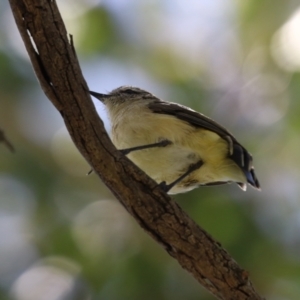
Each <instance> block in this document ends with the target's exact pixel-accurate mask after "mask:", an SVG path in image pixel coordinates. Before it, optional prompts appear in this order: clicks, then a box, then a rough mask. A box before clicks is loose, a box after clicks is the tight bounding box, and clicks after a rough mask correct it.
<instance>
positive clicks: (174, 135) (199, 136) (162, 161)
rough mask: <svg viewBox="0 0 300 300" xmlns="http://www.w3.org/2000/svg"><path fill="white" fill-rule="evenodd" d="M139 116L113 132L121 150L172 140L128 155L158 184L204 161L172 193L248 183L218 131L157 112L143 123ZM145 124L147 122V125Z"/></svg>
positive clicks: (173, 179)
mask: <svg viewBox="0 0 300 300" xmlns="http://www.w3.org/2000/svg"><path fill="white" fill-rule="evenodd" d="M144 117H145V116H144ZM157 117H159V119H158V118H157ZM140 118H141V119H140V120H139V117H138V118H137V120H136V122H135V123H133V122H132V121H131V122H123V124H119V126H118V128H115V130H114V129H113V131H112V140H113V143H114V144H115V146H116V147H117V148H118V149H126V148H132V147H136V146H144V145H148V144H153V143H157V142H159V141H161V140H163V139H167V140H169V141H170V142H171V144H170V145H167V146H165V147H155V148H150V149H144V150H137V151H133V152H131V153H130V154H128V158H129V159H130V160H132V161H133V162H134V163H135V164H136V165H137V166H138V167H139V168H141V169H142V170H143V171H144V172H145V173H147V174H148V175H149V176H150V177H151V178H153V179H154V180H155V181H156V182H157V183H160V182H162V181H165V182H166V183H167V184H170V183H172V182H173V181H175V180H176V179H178V178H179V177H180V176H181V175H182V174H184V173H185V172H186V171H187V170H188V168H189V167H190V166H191V165H192V164H195V163H197V162H199V161H202V162H203V165H202V166H201V167H200V168H199V169H197V170H195V171H193V172H192V173H191V174H190V175H188V176H187V177H185V178H184V179H183V180H182V181H180V182H179V183H178V184H177V185H176V186H174V187H173V188H172V189H171V190H170V191H169V193H170V194H172V193H174V194H175V193H180V192H186V191H188V190H191V189H193V188H196V187H197V186H199V185H201V184H207V183H213V182H219V181H224V182H226V181H240V182H245V176H244V175H243V173H242V171H241V170H240V169H239V168H238V167H237V165H236V164H235V163H234V162H233V161H232V160H230V159H228V144H227V141H225V140H224V139H222V138H221V137H220V136H218V135H217V134H216V133H214V132H211V131H208V130H204V129H201V128H195V127H193V126H190V125H189V124H187V123H185V122H182V121H180V120H178V119H176V118H173V117H171V116H165V115H156V116H155V119H153V122H151V120H149V119H148V120H147V122H143V116H140ZM135 124H136V126H135ZM142 124H147V127H145V126H143V125H142Z"/></svg>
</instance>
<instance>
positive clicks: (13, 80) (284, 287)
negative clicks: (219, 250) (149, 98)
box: [0, 0, 300, 300]
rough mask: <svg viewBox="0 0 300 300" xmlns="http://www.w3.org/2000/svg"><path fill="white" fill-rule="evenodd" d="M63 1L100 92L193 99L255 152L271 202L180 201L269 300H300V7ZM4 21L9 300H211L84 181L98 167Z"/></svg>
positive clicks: (0, 8)
mask: <svg viewBox="0 0 300 300" xmlns="http://www.w3.org/2000/svg"><path fill="white" fill-rule="evenodd" d="M58 5H59V6H61V13H62V16H63V18H64V19H65V21H66V25H67V29H68V32H69V33H71V34H72V35H73V37H74V41H75V45H76V50H77V52H78V55H79V58H80V62H81V65H82V68H83V72H84V74H85V77H86V80H87V82H88V84H89V85H90V87H91V89H93V90H96V91H99V92H107V91H109V90H111V89H113V88H116V87H118V86H120V85H125V84H130V85H134V86H139V87H141V88H145V89H146V90H149V91H151V92H153V93H155V94H157V95H158V96H159V97H161V98H165V99H166V100H170V101H173V102H179V103H183V104H185V105H188V106H190V107H192V108H194V109H196V110H199V111H201V112H203V113H204V114H206V115H209V116H211V117H213V118H214V119H216V120H217V121H218V122H220V123H221V124H223V125H224V126H226V127H227V128H229V130H230V131H232V132H233V133H234V135H235V136H236V137H237V138H238V139H239V141H241V143H242V144H243V145H245V147H246V148H247V149H249V150H250V151H251V152H252V153H253V156H254V162H255V166H256V172H257V174H258V177H259V179H260V181H261V185H262V192H257V191H254V190H251V189H248V191H247V192H246V193H244V192H242V191H240V190H239V189H238V187H237V186H234V185H230V186H220V187H209V188H208V187H205V188H204V187H203V188H199V189H197V190H194V191H192V192H190V193H187V194H182V195H178V196H176V197H175V198H176V200H177V201H178V202H179V203H180V205H182V206H183V208H184V210H185V211H187V213H188V214H189V215H190V216H191V217H192V218H193V219H195V220H196V221H197V223H199V224H200V226H202V227H204V228H205V229H206V230H207V231H208V232H210V233H211V234H212V235H213V236H214V237H215V238H216V239H217V240H219V241H220V242H221V243H222V245H223V246H224V247H225V248H226V249H227V250H228V251H229V252H230V254H231V255H232V256H233V257H234V258H235V259H236V261H237V262H238V263H239V264H240V265H241V266H242V267H244V268H245V269H246V270H248V271H249V273H250V277H251V279H252V280H253V282H254V284H255V286H256V287H257V289H258V290H259V291H260V292H261V293H262V294H263V295H265V297H266V298H267V299H272V300H285V299H289V300H298V299H299V297H300V288H299V287H300V256H299V253H300V235H299V232H300V199H299V194H300V184H299V180H300V176H299V175H300V173H299V168H300V156H299V154H298V153H299V148H300V139H299V131H300V117H299V116H300V101H299V99H298V98H299V96H300V88H299V87H300V76H299V69H300V58H299V55H298V56H297V53H298V52H297V49H298V48H297V47H298V46H299V45H300V38H299V37H298V38H297V30H296V29H297V28H298V29H299V30H300V12H299V9H300V6H299V3H297V1H283V0H280V1H275V2H274V1H271V0H264V1H260V0H255V1H253V0H245V1H233V0H231V1H230V0H228V1H220V0H212V1H190V2H184V1H176V2H174V1H170V0H163V1H136V0H124V1H102V2H99V3H96V1H94V2H93V1H87V0H86V1H84V0H81V1H80V0H77V1H73V2H72V1H70V2H69V3H68V2H61V1H59V0H58ZM0 23H1V26H0V99H1V101H0V128H1V129H3V130H4V131H5V133H6V136H7V137H8V139H9V140H10V141H11V142H12V143H13V145H14V147H15V148H16V152H15V153H14V154H13V153H10V152H9V150H8V149H7V148H5V146H4V145H3V144H0V195H1V196H0V197H1V198H0V240H1V243H0V299H16V300H27V299H28V300H35V299H46V300H57V299H59V300H65V299H68V300H76V299H105V300H108V299H113V300H118V299H120V300H121V299H122V300H123V299H131V300H135V299H136V300H139V299H144V300H146V299H157V300H158V299H164V300H165V299H172V300H176V299H178V300H179V299H180V300H181V299H189V300H193V299H207V300H208V299H213V297H212V296H210V295H208V294H207V292H206V291H205V290H204V289H203V288H202V287H201V286H199V285H198V283H197V282H196V281H195V280H194V279H193V277H192V276H191V275H190V274H188V273H187V272H186V271H184V270H182V269H181V268H180V266H179V265H178V264H177V263H176V262H175V261H174V260H173V259H172V258H170V257H169V256H168V255H167V254H166V253H165V252H164V250H163V249H162V248H161V247H160V246H159V245H157V244H156V243H155V242H154V241H153V240H152V239H151V238H150V237H148V236H147V235H146V234H145V233H144V232H143V231H142V230H141V229H140V228H139V226H138V225H137V224H136V223H135V221H134V220H133V219H132V218H131V217H130V216H129V215H128V213H127V212H126V211H124V209H123V207H121V205H120V204H119V203H118V202H117V201H116V200H115V199H114V197H113V195H112V194H111V193H110V192H109V190H108V189H107V188H106V187H105V186H104V185H103V184H102V182H101V181H100V180H99V179H98V178H97V177H96V176H95V175H91V176H88V177H87V176H86V175H85V174H86V173H87V172H88V171H89V166H88V164H87V163H86V162H84V160H83V159H82V158H81V156H80V154H79V153H78V151H77V150H76V149H75V148H74V146H73V144H72V142H71V140H70V138H69V137H68V134H67V132H66V130H65V129H64V125H63V123H62V120H61V118H60V116H59V114H58V113H57V112H56V111H55V109H54V108H53V107H52V106H51V105H50V104H49V101H48V100H47V99H46V97H45V96H44V95H43V93H42V92H41V88H40V86H39V85H38V82H37V81H36V80H35V78H34V74H33V71H32V68H31V65H30V62H29V60H28V57H27V54H26V52H25V50H24V46H23V44H22V42H21V40H20V38H19V35H18V32H17V31H16V28H15V25H14V23H13V20H12V16H11V12H10V8H9V6H8V3H5V2H1V4H0ZM297 24H298V25H297ZM297 26H298V27H297ZM298 32H299V31H298ZM298 35H299V34H298ZM299 47H300V46H299ZM299 49H300V48H299ZM299 53H300V51H299ZM95 105H96V106H97V108H98V110H99V113H100V115H101V117H102V118H103V119H104V120H105V122H106V126H107V128H108V129H109V122H107V116H106V115H105V113H104V112H103V108H102V107H101V106H100V104H99V103H95ZM41 295H42V296H43V297H42V296H41Z"/></svg>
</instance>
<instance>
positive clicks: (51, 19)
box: [9, 0, 263, 300]
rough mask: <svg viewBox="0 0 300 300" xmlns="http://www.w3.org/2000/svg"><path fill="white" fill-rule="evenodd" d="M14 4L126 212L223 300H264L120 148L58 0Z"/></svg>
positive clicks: (35, 56)
mask: <svg viewBox="0 0 300 300" xmlns="http://www.w3.org/2000/svg"><path fill="white" fill-rule="evenodd" d="M9 2H10V5H11V8H12V11H13V14H14V17H15V21H16V23H17V26H18V28H19V31H20V33H21V36H22V39H23V41H24V44H25V46H26V49H27V51H28V54H29V56H30V59H31V62H32V65H33V67H34V70H35V73H36V75H37V78H38V79H39V82H40V84H41V86H42V89H43V90H44V92H45V94H46V95H47V97H48V98H49V99H50V101H51V102H52V103H53V104H54V106H55V107H56V108H57V109H58V111H59V112H60V113H61V115H62V117H63V119H64V121H65V124H66V127H67V129H68V131H69V133H70V135H71V137H72V139H73V141H74V143H75V145H76V147H77V148H78V149H79V151H80V152H81V154H82V155H83V156H84V157H85V158H86V160H87V161H88V162H89V163H90V165H91V166H92V167H93V169H94V170H95V172H96V173H97V174H98V175H99V176H100V178H101V179H102V180H103V182H104V183H105V184H106V185H107V186H108V187H109V188H110V189H111V191H112V192H113V193H114V195H115V196H116V197H117V198H118V199H119V201H120V202H121V203H122V205H123V206H124V207H125V208H126V209H127V211H128V212H129V213H130V214H131V215H132V216H133V217H134V218H135V219H136V220H137V222H138V223H139V224H140V226H141V227H142V228H143V229H145V231H147V232H148V233H149V234H150V235H151V236H152V237H153V238H154V239H155V240H156V241H157V242H159V243H160V244H161V245H162V246H163V247H164V248H165V250H166V251H167V252H168V253H169V254H170V255H171V256H173V257H174V258H175V259H176V260H177V261H178V262H179V263H180V264H181V266H182V267H183V268H185V269H186V270H188V271H189V272H191V273H192V274H193V276H194V277H195V278H196V279H197V280H198V281H199V282H200V283H201V284H202V285H203V286H204V287H205V288H206V289H207V290H209V291H210V292H211V293H212V294H214V295H215V296H216V297H217V298H218V299H228V300H229V299H230V300H233V299H234V300H244V299H253V300H254V299H257V300H258V299H260V300H261V299H263V298H262V297H261V296H259V295H258V294H257V293H256V291H255V290H254V288H253V286H252V283H251V282H250V280H249V278H248V273H247V272H246V271H244V270H243V269H241V268H240V267H239V266H238V265H237V264H236V262H235V261H234V260H233V259H232V258H231V257H230V256H229V254H228V253H227V252H226V251H225V250H224V249H223V248H222V247H221V245H220V244H219V243H218V242H216V241H215V240H214V239H213V238H212V237H211V236H210V235H209V234H208V233H206V232H205V231H204V230H203V229H201V228H200V227H199V226H198V225H197V224H196V223H195V222H194V221H193V220H191V219H190V218H189V216H187V215H186V213H185V212H183V211H182V209H181V208H180V207H179V206H178V204H177V203H175V202H174V201H173V200H172V199H171V198H170V197H169V196H168V195H166V194H165V193H164V192H163V191H162V190H161V189H160V188H159V187H158V186H157V184H156V183H155V182H154V181H153V180H152V179H150V178H149V177H148V176H146V175H145V174H144V173H143V172H142V171H141V170H139V169H138V168H137V167H136V166H135V165H133V164H132V163H131V162H130V161H129V160H128V159H127V158H126V157H125V156H123V155H122V154H121V153H120V152H119V151H117V150H116V149H115V148H114V146H113V145H112V143H111V141H110V139H109V137H108V136H107V133H106V132H105V129H104V127H103V123H102V121H101V120H100V119H99V117H98V115H97V113H96V111H95V108H94V106H93V103H92V101H91V99H90V96H89V94H88V92H87V91H88V87H87V84H86V82H85V80H84V78H83V76H82V73H81V70H80V67H79V64H78V60H77V57H76V53H75V50H74V47H73V43H72V39H71V42H70V40H68V37H67V32H66V29H65V26H64V23H63V21H62V19H61V16H60V14H59V11H58V8H57V6H56V3H55V1H54V0H9Z"/></svg>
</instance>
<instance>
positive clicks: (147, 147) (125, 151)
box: [120, 140, 172, 155]
mask: <svg viewBox="0 0 300 300" xmlns="http://www.w3.org/2000/svg"><path fill="white" fill-rule="evenodd" d="M170 144H172V142H171V141H169V140H161V141H160V142H158V143H153V144H148V145H143V146H137V147H132V148H127V149H121V150H120V151H121V152H122V153H123V154H124V155H127V154H129V153H130V152H133V151H137V150H143V149H149V148H155V147H166V146H168V145H170Z"/></svg>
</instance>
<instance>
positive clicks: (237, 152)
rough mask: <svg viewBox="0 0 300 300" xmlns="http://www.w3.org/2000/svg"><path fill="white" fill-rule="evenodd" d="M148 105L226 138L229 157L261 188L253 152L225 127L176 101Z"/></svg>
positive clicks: (253, 184) (250, 182)
mask: <svg viewBox="0 0 300 300" xmlns="http://www.w3.org/2000/svg"><path fill="white" fill-rule="evenodd" d="M148 107H149V109H150V110H151V111H153V112H154V113H158V114H166V115H172V116H174V117H176V118H178V119H180V120H182V121H185V122H187V123H189V124H191V125H193V126H195V127H200V128H204V129H207V130H210V131H213V132H215V133H216V134H218V135H219V136H220V137H221V138H223V139H225V140H226V141H227V142H228V148H229V150H228V157H229V158H231V159H232V160H233V161H234V162H235V163H236V164H237V165H238V166H239V167H240V168H241V169H242V170H243V172H244V174H245V176H246V178H247V181H248V183H249V184H250V185H252V186H253V187H255V188H257V189H259V188H260V185H259V182H258V180H257V178H256V176H255V173H254V168H253V165H252V156H251V154H250V153H249V152H248V151H247V150H246V149H245V148H244V147H243V146H242V145H241V144H240V143H239V142H238V141H237V140H236V139H235V137H234V136H233V135H232V134H231V133H230V132H228V131H227V130H226V129H225V128H224V127H222V126H221V125H219V124H218V123H216V122H215V121H213V120H212V119H210V118H208V117H206V116H204V115H203V114H201V113H198V112H196V111H194V110H192V109H190V108H188V107H185V106H183V105H179V104H176V103H171V102H164V101H160V100H156V101H153V102H150V103H149V105H148ZM238 184H239V186H241V187H242V188H243V187H244V186H243V184H242V183H238Z"/></svg>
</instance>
